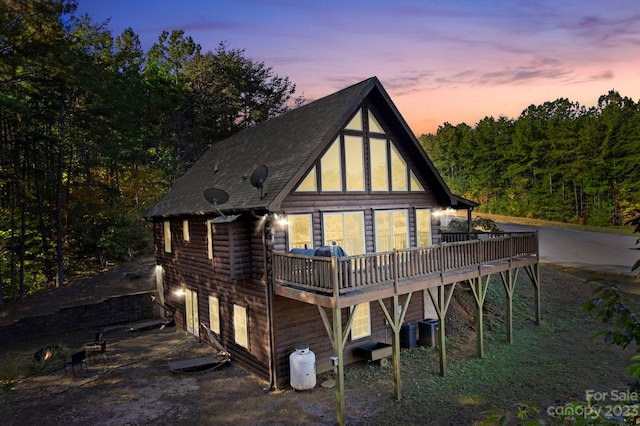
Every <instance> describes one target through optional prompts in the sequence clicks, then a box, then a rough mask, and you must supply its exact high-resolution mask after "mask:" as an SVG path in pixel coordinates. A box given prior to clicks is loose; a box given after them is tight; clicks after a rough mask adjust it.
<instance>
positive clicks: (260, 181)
mask: <svg viewBox="0 0 640 426" xmlns="http://www.w3.org/2000/svg"><path fill="white" fill-rule="evenodd" d="M267 175H269V169H267V166H258V167H257V168H256V169H255V170H254V171H253V173H251V185H253V186H255V187H256V188H259V189H260V199H261V200H262V199H263V198H264V197H265V195H267V194H265V193H264V192H263V191H262V187H263V185H264V181H265V180H267Z"/></svg>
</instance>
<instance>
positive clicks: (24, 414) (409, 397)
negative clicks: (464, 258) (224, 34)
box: [0, 259, 632, 425]
mask: <svg viewBox="0 0 640 426" xmlns="http://www.w3.org/2000/svg"><path fill="white" fill-rule="evenodd" d="M152 266H153V262H152V261H149V260H148V259H147V260H142V261H139V263H138V264H133V265H126V266H125V269H120V270H118V271H112V272H109V273H105V274H101V275H99V276H97V277H93V278H91V279H86V280H81V281H77V282H74V283H73V284H70V285H69V286H68V287H69V288H71V289H73V288H75V289H76V290H77V291H71V290H67V289H66V288H63V289H57V290H60V291H61V292H62V291H67V292H68V293H67V294H66V296H64V297H63V296H59V295H58V294H57V292H56V291H54V290H52V291H51V292H49V294H47V295H46V296H47V297H39V295H38V296H34V297H30V298H27V300H25V301H21V302H18V303H16V304H15V305H13V304H10V305H9V306H8V307H6V308H5V311H4V312H3V317H2V319H0V320H1V321H8V318H12V315H18V314H16V313H15V312H12V309H13V306H17V307H18V308H19V309H20V310H21V312H22V313H21V314H20V315H22V314H24V313H25V312H39V311H41V310H44V309H52V306H53V304H54V303H66V304H69V303H71V301H72V300H74V299H73V295H74V294H75V295H77V296H78V297H79V298H80V299H79V300H76V302H77V303H86V302H85V300H89V299H91V298H92V297H102V295H98V293H103V292H104V293H105V294H109V293H110V294H109V295H112V294H113V292H114V291H116V292H118V291H139V289H137V288H130V289H127V287H130V286H135V284H132V283H136V282H140V283H145V282H146V283H147V284H145V285H148V284H149V282H147V281H145V280H147V279H148V278H149V276H148V274H152ZM127 271H129V272H130V271H137V272H142V274H143V276H142V277H141V278H140V280H129V279H127V278H126V277H125V276H124V273H125V272H127ZM570 272H571V271H566V270H558V269H552V268H548V267H545V268H543V299H544V300H543V321H544V319H545V318H547V319H548V320H547V322H543V326H541V327H536V326H534V325H533V324H532V323H531V321H530V320H527V319H523V320H522V321H521V322H516V324H515V327H514V333H515V336H516V342H515V343H514V344H512V345H507V344H505V343H504V340H503V339H504V337H503V334H502V333H503V330H504V328H503V323H502V322H501V321H500V318H499V317H500V315H501V312H502V311H503V305H502V304H497V305H493V304H489V305H488V306H487V307H486V308H487V309H486V318H485V330H486V332H487V336H486V337H485V338H486V343H485V346H486V349H485V350H486V352H487V353H488V355H487V356H486V357H485V358H484V359H482V360H478V359H476V358H475V331H474V329H473V324H474V314H473V310H472V309H471V310H469V305H468V304H467V303H466V302H465V299H468V297H469V294H467V293H468V292H465V290H464V289H460V291H459V290H456V291H457V292H458V291H459V293H460V297H459V298H456V299H455V302H452V306H451V308H450V315H449V317H448V318H447V321H448V322H447V335H448V342H447V355H448V357H449V358H448V359H449V370H448V371H450V372H451V373H449V374H448V376H447V377H445V378H441V377H439V376H438V374H437V371H438V367H437V365H438V357H437V351H436V350H434V349H427V348H416V349H412V350H410V351H403V356H402V357H401V358H403V360H402V377H403V399H402V401H396V400H395V399H394V398H393V386H392V379H393V377H392V372H391V367H390V365H389V366H387V367H379V366H377V365H373V364H365V363H360V364H353V365H351V366H348V367H347V369H346V392H345V395H346V421H347V423H348V424H356V425H360V424H368V425H378V424H380V425H381V424H455V425H460V424H480V421H481V420H482V419H484V418H486V417H487V415H486V414H485V413H486V411H487V410H490V409H498V410H501V411H504V410H512V409H513V408H514V407H515V405H516V404H517V403H518V402H534V403H535V404H537V405H538V406H539V407H541V408H544V407H546V406H548V405H549V404H554V403H555V404H561V403H563V402H564V401H567V400H569V399H571V398H574V397H575V398H580V397H581V396H584V391H585V389H592V388H595V389H602V390H606V389H621V388H623V387H624V386H628V385H627V379H628V377H626V374H625V373H624V371H623V370H624V367H625V366H626V365H627V364H628V360H629V358H630V357H631V355H632V353H631V352H626V353H623V352H621V351H620V350H619V348H616V347H610V346H605V345H603V344H599V343H594V342H592V341H591V340H590V335H592V334H593V333H594V332H595V331H597V330H598V329H599V327H601V325H600V324H599V323H598V322H597V321H596V320H595V319H594V318H593V317H594V316H595V315H593V313H584V312H582V309H581V305H582V303H583V302H584V301H585V300H586V299H587V298H589V295H590V294H591V291H592V290H593V288H595V284H590V283H585V282H584V280H583V279H582V278H580V277H578V276H576V275H575V274H573V273H570ZM151 282H152V281H151ZM110 285H113V288H111V289H110V288H109V286H110ZM83 286H84V287H83ZM521 287H522V289H523V291H525V293H524V294H525V295H524V296H522V297H521V298H518V296H517V299H516V300H517V303H516V306H515V307H514V308H515V309H516V311H517V312H518V315H520V316H523V315H522V314H521V312H520V311H519V309H523V310H524V311H525V312H528V313H531V312H532V309H533V307H532V305H531V296H530V294H531V291H530V289H529V288H528V286H526V285H523V286H521ZM497 294H498V293H497ZM500 294H501V293H499V296H498V298H499V300H500V303H502V299H501V298H502V297H503V296H501V295H500ZM83 295H84V296H83ZM85 296H86V297H85ZM529 317H530V315H529ZM576 318H577V320H576ZM564 324H566V326H565V325H564ZM583 325H584V326H583ZM575 327H580V329H579V330H578V329H576V328H575ZM492 335H495V336H497V337H495V338H492V337H491V336H492ZM106 337H107V339H108V358H107V359H106V361H105V362H103V361H102V360H101V359H96V360H95V361H93V362H91V363H90V364H89V368H88V371H86V372H85V371H79V370H77V369H76V373H77V374H76V376H74V375H73V374H72V373H71V371H67V374H65V372H64V369H63V362H62V360H60V359H57V360H51V361H50V362H48V363H47V364H45V366H44V367H43V368H42V369H40V370H38V371H36V372H34V373H33V374H31V375H30V376H28V377H24V378H22V379H21V380H20V381H18V382H17V383H15V384H13V385H12V386H11V387H10V388H9V387H8V386H4V389H3V388H2V386H0V423H1V424H3V425H37V424H42V423H44V422H48V423H54V424H65V425H71V424H100V425H175V424H199V425H200V424H216V425H238V424H242V425H290V424H291V425H293V424H315V425H331V424H335V423H336V414H335V411H336V398H335V389H332V388H324V387H322V386H320V384H321V383H323V382H325V381H326V380H329V379H332V376H333V375H332V374H331V373H326V374H322V375H319V376H318V386H317V387H316V388H315V389H314V390H312V391H305V392H298V391H294V390H292V389H283V390H273V391H271V392H266V391H265V389H267V388H268V385H269V384H268V383H266V382H264V381H262V380H259V379H257V378H256V377H255V376H253V375H251V374H249V373H248V372H246V371H245V370H243V369H242V368H241V367H239V366H238V365H237V364H235V363H234V362H233V361H231V363H229V364H227V365H225V366H223V367H221V368H220V369H217V370H214V371H209V372H205V373H189V374H177V373H172V372H171V371H170V369H169V367H168V362H169V361H173V360H181V359H190V358H197V357H200V356H205V355H213V354H214V350H213V349H212V348H211V347H210V346H208V345H205V344H203V343H201V342H199V341H198V339H197V338H194V337H193V336H191V335H188V334H185V333H183V332H181V331H178V330H175V329H174V328H166V329H155V330H148V331H142V332H129V331H127V330H126V329H124V328H121V329H114V330H111V331H110V332H109V333H108V334H107V336H106ZM91 339H92V335H91V333H90V332H89V331H85V332H77V333H72V334H66V335H56V336H49V337H48V338H47V339H46V340H44V339H43V340H39V341H26V342H22V343H19V344H15V345H11V344H8V342H2V343H1V344H0V372H2V371H3V369H4V371H6V368H7V365H8V364H10V363H11V362H12V361H16V360H18V361H22V360H25V361H28V360H30V359H31V358H32V357H33V355H34V353H35V352H36V351H37V350H38V349H39V348H41V347H42V345H44V344H59V345H61V346H62V347H64V349H65V350H66V351H67V352H72V351H74V350H77V349H80V348H82V346H83V344H84V343H86V342H88V341H90V340H91ZM518 341H519V342H520V343H518ZM532 342H533V343H532ZM594 366H598V367H597V368H594ZM498 370H500V371H498ZM502 370H504V371H502ZM0 378H1V377H0ZM0 385H2V384H1V383H0Z"/></svg>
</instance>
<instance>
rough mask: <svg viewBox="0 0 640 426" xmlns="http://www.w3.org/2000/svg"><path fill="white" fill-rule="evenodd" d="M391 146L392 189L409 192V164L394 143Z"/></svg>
mask: <svg viewBox="0 0 640 426" xmlns="http://www.w3.org/2000/svg"><path fill="white" fill-rule="evenodd" d="M390 145H391V188H393V190H394V191H406V190H407V187H408V185H407V163H406V162H405V161H404V158H402V156H401V155H400V153H399V152H398V149H397V148H396V147H395V145H394V144H393V142H390Z"/></svg>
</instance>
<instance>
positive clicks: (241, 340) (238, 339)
mask: <svg viewBox="0 0 640 426" xmlns="http://www.w3.org/2000/svg"><path fill="white" fill-rule="evenodd" d="M240 315H241V316H242V317H240ZM241 319H242V320H243V321H244V324H239V322H240V320H241ZM239 326H242V327H241V328H239ZM239 331H240V332H241V333H242V331H244V334H241V333H239ZM233 340H234V342H235V343H236V344H237V345H238V346H242V347H243V348H245V349H249V312H248V309H247V307H245V306H240V305H236V304H235V303H234V304H233Z"/></svg>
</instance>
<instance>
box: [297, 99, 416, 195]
mask: <svg viewBox="0 0 640 426" xmlns="http://www.w3.org/2000/svg"><path fill="white" fill-rule="evenodd" d="M364 124H366V126H365V125H364ZM367 190H368V191H372V192H378V191H379V192H390V191H424V187H423V186H422V185H421V184H420V182H419V181H418V179H417V177H416V175H415V174H414V172H413V171H412V170H410V169H409V166H408V164H407V162H406V161H405V159H404V158H403V157H402V154H401V152H400V151H399V150H398V148H397V146H396V145H395V144H394V142H393V141H392V140H391V139H389V138H388V137H386V132H385V130H384V128H383V127H382V125H381V124H380V122H379V121H378V120H377V119H376V117H375V115H374V114H373V113H372V112H371V111H370V110H368V109H359V110H358V111H357V112H356V113H355V115H354V116H353V117H352V118H351V120H349V122H348V123H347V125H346V126H345V127H344V128H343V130H342V132H341V133H340V134H339V135H338V136H337V137H336V139H335V140H334V141H333V143H332V144H331V145H330V146H329V148H328V149H327V150H326V151H325V153H324V154H323V155H322V156H321V157H320V160H319V162H318V163H316V165H314V166H313V167H312V168H311V170H310V171H309V173H307V175H306V176H305V177H304V178H303V180H302V181H301V182H300V184H299V185H298V187H297V188H296V192H316V191H324V192H345V191H346V192H364V191H367Z"/></svg>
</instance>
